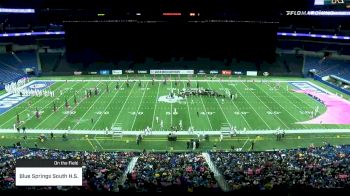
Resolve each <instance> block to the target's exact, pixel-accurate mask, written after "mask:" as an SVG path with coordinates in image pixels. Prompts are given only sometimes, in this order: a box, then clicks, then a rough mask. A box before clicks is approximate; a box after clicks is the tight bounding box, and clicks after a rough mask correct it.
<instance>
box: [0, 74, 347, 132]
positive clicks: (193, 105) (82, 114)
mask: <svg viewBox="0 0 350 196" xmlns="http://www.w3.org/2000/svg"><path fill="white" fill-rule="evenodd" d="M126 83H127V82H126V81H102V80H101V81H80V80H77V81H68V82H65V81H55V82H54V83H53V84H52V85H51V86H50V87H49V88H47V89H50V90H53V91H55V97H30V98H28V99H27V100H25V101H24V102H23V103H21V104H20V105H18V106H17V107H14V108H12V109H11V110H9V111H8V112H6V113H4V114H3V115H2V116H1V121H0V128H2V129H11V128H12V129H13V126H14V123H16V121H17V114H18V116H19V119H20V127H26V128H27V129H37V130H97V131H103V130H106V129H108V130H110V129H111V128H116V129H121V130H122V131H143V130H145V129H146V128H147V127H149V128H150V129H152V131H155V132H156V131H167V132H169V131H171V130H177V131H188V129H189V127H193V129H194V130H195V131H227V130H230V128H232V127H234V128H235V129H236V130H238V131H239V130H240V131H244V130H247V131H256V130H259V131H262V130H276V129H278V128H280V129H283V130H296V129H297V130H300V129H325V128H330V129H331V128H335V129H337V128H349V126H348V125H339V124H322V122H320V123H313V124H304V123H301V122H304V121H308V120H312V119H314V118H316V117H317V116H319V115H321V114H323V113H324V112H325V111H326V107H325V105H324V104H322V103H320V102H319V101H317V100H315V99H314V98H312V97H310V96H309V95H306V94H303V93H297V92H294V91H292V89H295V87H294V86H292V85H291V84H290V83H289V82H275V81H263V82H262V81H260V80H257V81H254V82H253V80H250V81H220V80H218V81H213V80H205V81H191V82H190V86H191V87H190V88H194V89H196V88H197V87H199V88H203V89H210V90H214V91H215V92H218V93H219V94H222V95H225V94H226V92H227V91H229V92H231V93H232V94H233V95H236V98H233V99H231V98H230V97H229V96H226V97H217V96H203V95H193V96H187V97H186V98H182V97H178V96H177V94H178V92H179V91H180V90H184V89H189V87H187V85H188V84H187V81H185V80H182V81H175V80H171V81H170V80H169V81H167V82H166V84H164V81H161V80H159V81H155V82H152V80H142V81H138V80H130V81H129V82H128V83H129V86H127V85H126ZM107 86H108V87H107ZM116 86H118V89H117V88H116ZM90 89H91V91H92V96H91V97H89V98H87V97H86V91H87V90H88V91H89V90H90ZM95 89H98V94H97V95H95ZM171 92H173V93H174V95H175V96H174V97H173V98H169V96H170V95H169V94H170V93H171ZM66 102H67V103H68V104H69V107H66V104H67V103H66ZM54 105H56V112H54V111H53V110H54ZM315 108H319V109H318V112H317V113H316V114H314V115H313V113H314V111H315ZM37 111H38V112H39V114H40V117H39V118H37V117H36V112H37ZM162 122H163V123H162ZM162 124H163V126H161V125H162ZM181 124H182V126H180V125H181Z"/></svg>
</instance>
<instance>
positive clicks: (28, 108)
mask: <svg viewBox="0 0 350 196" xmlns="http://www.w3.org/2000/svg"><path fill="white" fill-rule="evenodd" d="M63 84H65V83H62V84H61V85H60V86H62V85H63ZM77 84H78V83H77ZM60 86H58V87H57V89H58V88H59V87H60ZM74 86H75V85H74ZM33 97H34V96H33ZM33 97H31V98H33ZM59 97H61V96H59ZM31 98H29V99H28V100H26V101H24V102H23V103H21V104H19V105H18V106H16V107H20V106H21V105H22V104H24V103H26V102H28V101H29V100H31ZM45 98H48V97H44V96H43V97H42V98H40V99H38V100H37V101H36V102H34V103H33V104H32V107H35V106H34V105H36V104H37V103H40V101H41V100H43V99H45ZM53 98H54V99H55V98H56V97H53ZM52 102H53V101H52ZM52 102H50V103H49V104H47V105H45V106H44V108H46V107H47V106H48V105H50V104H51V103H52ZM16 107H13V108H11V110H12V109H14V108H16ZM30 109H31V108H30V107H26V109H24V110H22V111H21V112H20V113H18V114H22V113H24V112H27V111H29V110H30ZM9 111H10V110H9ZM7 112H8V111H7ZM14 118H16V116H13V117H11V118H10V119H8V120H7V121H6V122H5V123H3V124H1V125H0V127H1V126H3V125H5V124H6V123H8V122H9V121H10V120H12V119H14Z"/></svg>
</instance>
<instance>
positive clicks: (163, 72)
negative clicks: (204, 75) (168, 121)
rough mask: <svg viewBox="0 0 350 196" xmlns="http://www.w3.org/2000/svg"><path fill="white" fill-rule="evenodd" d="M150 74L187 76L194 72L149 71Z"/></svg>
mask: <svg viewBox="0 0 350 196" xmlns="http://www.w3.org/2000/svg"><path fill="white" fill-rule="evenodd" d="M150 74H170V75H172V74H174V75H177V74H179V75H189V74H194V70H150Z"/></svg>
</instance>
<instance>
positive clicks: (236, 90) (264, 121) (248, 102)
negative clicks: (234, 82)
mask: <svg viewBox="0 0 350 196" xmlns="http://www.w3.org/2000/svg"><path fill="white" fill-rule="evenodd" d="M234 88H235V89H236V92H237V93H238V94H239V95H240V97H243V99H244V100H245V101H246V102H247V103H248V105H249V106H250V107H251V108H252V109H253V110H254V112H255V113H256V114H257V115H258V116H259V117H260V119H261V120H262V121H263V122H264V123H265V125H266V126H267V127H268V128H269V129H271V127H270V126H269V124H268V123H267V122H266V121H265V120H264V119H263V118H262V117H261V115H260V114H259V112H257V111H256V110H255V108H254V107H253V106H252V105H251V104H250V103H249V101H248V100H247V99H246V98H245V96H244V95H242V94H241V93H240V92H239V90H238V89H237V88H236V86H234Z"/></svg>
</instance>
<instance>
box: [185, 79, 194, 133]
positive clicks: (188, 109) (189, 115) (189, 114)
mask: <svg viewBox="0 0 350 196" xmlns="http://www.w3.org/2000/svg"><path fill="white" fill-rule="evenodd" d="M183 85H184V88H185V85H186V84H185V83H184V82H183ZM186 105H187V111H188V117H189V118H190V125H191V127H193V124H192V118H191V113H190V107H189V106H188V101H187V96H186Z"/></svg>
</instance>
